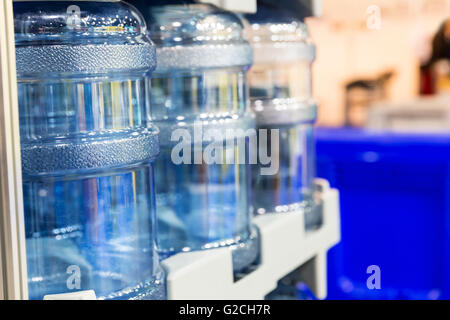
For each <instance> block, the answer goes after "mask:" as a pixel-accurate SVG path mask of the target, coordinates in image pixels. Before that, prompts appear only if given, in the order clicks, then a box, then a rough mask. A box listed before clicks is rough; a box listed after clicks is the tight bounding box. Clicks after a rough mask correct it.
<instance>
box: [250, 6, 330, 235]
mask: <svg viewBox="0 0 450 320" xmlns="http://www.w3.org/2000/svg"><path fill="white" fill-rule="evenodd" d="M246 17H247V19H248V21H249V23H248V25H247V28H246V31H247V34H248V37H249V41H250V42H251V44H252V46H253V49H254V58H255V61H254V65H253V67H252V69H251V70H250V73H249V85H250V99H251V104H252V108H253V110H254V112H255V114H256V119H257V125H258V128H259V129H266V130H270V131H271V132H272V134H273V131H274V130H278V136H279V140H278V141H276V142H278V143H277V145H274V144H268V145H260V148H265V150H263V151H264V153H263V154H272V156H273V157H277V159H278V166H279V170H278V171H277V172H276V173H275V174H270V175H269V174H267V175H262V174H257V173H256V174H254V175H253V200H254V209H255V213H256V214H266V213H289V212H294V211H303V212H304V213H305V227H306V228H307V229H314V228H317V227H319V226H320V225H321V223H322V218H321V210H320V203H319V200H318V199H314V198H315V196H314V188H313V184H312V183H313V178H314V176H315V155H314V137H313V125H314V122H315V120H316V118H317V107H316V103H315V101H314V99H313V98H312V88H311V64H312V63H313V61H314V59H315V46H314V44H313V43H312V41H311V39H310V38H309V35H308V31H307V28H306V25H305V24H304V23H303V22H302V21H300V20H299V19H297V18H296V17H295V16H293V15H292V14H290V13H287V14H286V13H285V12H281V11H274V10H272V9H269V8H267V7H264V6H260V7H259V8H258V13H257V14H254V15H247V16H246ZM260 166H262V167H267V165H264V164H260ZM254 170H256V171H257V172H258V171H260V170H261V168H259V167H258V166H255V167H254Z"/></svg>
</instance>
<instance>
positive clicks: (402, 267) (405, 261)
mask: <svg viewBox="0 0 450 320" xmlns="http://www.w3.org/2000/svg"><path fill="white" fill-rule="evenodd" d="M316 138H317V166H318V167H317V168H318V175H319V176H320V177H323V178H326V179H328V180H329V181H330V184H331V185H332V186H333V187H335V188H338V189H339V191H340V194H341V212H342V217H341V219H342V241H341V243H340V244H339V245H338V246H336V248H334V249H333V250H331V251H330V253H329V255H328V258H329V259H328V261H329V264H328V280H329V281H328V283H329V297H330V298H332V299H436V298H449V297H450V296H449V293H450V292H449V290H450V278H449V276H448V272H447V271H448V270H449V268H450V253H449V248H450V237H449V232H450V220H449V217H450V215H449V214H450V213H449V211H448V210H449V208H450V207H449V202H448V199H450V187H449V181H450V147H449V146H450V136H449V135H426V134H394V133H388V132H370V131H363V130H353V129H325V128H319V129H317V130H316ZM371 265H378V266H379V267H380V269H381V290H369V289H368V288H367V285H366V281H367V278H368V277H369V276H370V274H367V273H366V270H367V268H368V267H369V266H371Z"/></svg>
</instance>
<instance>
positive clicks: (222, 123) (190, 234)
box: [145, 5, 258, 271]
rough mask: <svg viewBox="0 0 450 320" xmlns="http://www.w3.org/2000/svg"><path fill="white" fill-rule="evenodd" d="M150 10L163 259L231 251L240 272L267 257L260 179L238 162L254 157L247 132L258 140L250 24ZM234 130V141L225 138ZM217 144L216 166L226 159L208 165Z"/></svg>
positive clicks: (194, 10)
mask: <svg viewBox="0 0 450 320" xmlns="http://www.w3.org/2000/svg"><path fill="white" fill-rule="evenodd" d="M145 10H146V12H145V13H146V14H147V16H148V25H149V30H150V35H151V38H152V40H153V41H154V42H155V44H156V46H157V58H158V66H157V68H156V70H155V72H154V76H153V77H152V95H151V97H152V119H153V120H154V121H155V123H157V125H158V127H159V128H160V130H161V157H160V158H159V159H158V160H157V161H156V163H155V167H156V168H157V169H156V181H157V207H158V240H159V245H160V248H161V253H162V254H163V255H164V256H169V255H172V254H174V253H177V252H180V251H190V250H202V249H212V248H218V247H225V246H230V247H231V248H232V249H233V263H234V270H235V271H241V270H243V269H245V268H246V267H247V266H249V265H251V264H252V263H253V262H254V261H255V259H256V258H257V255H258V239H257V234H256V232H255V231H254V230H253V229H252V226H251V215H250V205H251V203H250V201H249V181H250V180H249V179H250V173H251V172H250V170H249V163H248V162H246V161H238V159H237V157H239V155H240V156H244V157H245V156H246V154H248V137H247V138H246V136H245V134H246V132H247V130H249V129H253V133H254V117H253V115H252V113H251V111H250V109H249V105H248V103H247V101H248V94H247V90H248V88H247V71H248V68H249V67H250V65H251V63H252V59H253V56H252V49H251V47H250V45H249V43H248V42H247V41H246V40H245V39H244V38H243V25H242V22H241V20H240V19H239V18H238V17H237V16H236V15H235V14H232V13H229V12H226V11H223V10H220V9H218V8H216V7H214V6H209V5H184V6H183V5H180V6H177V5H171V6H162V7H150V8H146V9H145ZM237 129H239V130H237ZM227 130H230V132H231V135H233V134H235V135H234V136H233V138H230V139H226V138H225V137H224V136H225V132H226V131H227ZM238 131H241V133H239V132H238ZM221 134H222V136H221ZM239 134H240V136H239V137H238V135H239ZM249 135H250V134H249ZM219 136H221V137H219ZM237 140H239V141H240V142H242V143H237ZM213 141H215V142H216V143H217V144H220V145H221V149H220V151H217V152H216V154H215V156H216V159H215V160H217V158H220V160H222V162H221V161H208V160H207V158H206V157H207V153H208V150H209V149H208V146H209V147H211V143H212V142H213ZM230 157H234V159H235V160H236V161H234V162H233V161H232V160H231V159H230ZM225 158H227V159H225Z"/></svg>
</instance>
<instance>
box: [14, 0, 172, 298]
mask: <svg viewBox="0 0 450 320" xmlns="http://www.w3.org/2000/svg"><path fill="white" fill-rule="evenodd" d="M14 13H15V20H14V22H15V33H16V34H15V37H16V55H17V75H18V90H19V117H20V135H21V153H22V171H23V193H24V207H25V229H26V249H27V264H28V278H29V281H28V286H29V297H30V299H42V298H45V296H46V295H53V294H67V293H72V292H82V293H83V292H86V291H88V292H90V294H89V297H91V298H92V293H94V294H95V296H96V297H97V298H98V299H157V298H163V297H164V285H163V274H162V272H161V270H160V268H159V264H158V256H157V253H156V252H155V243H156V241H155V232H154V228H155V199H154V181H153V180H154V177H153V164H152V162H153V160H154V158H155V157H156V156H157V155H158V153H159V142H158V130H157V129H156V127H155V126H153V125H152V124H151V122H150V121H149V119H150V114H149V103H148V96H149V92H148V91H149V89H150V86H149V84H150V78H149V76H150V72H151V70H153V69H154V67H155V65H156V55H155V48H154V46H153V44H152V43H151V41H150V40H149V39H148V37H147V36H146V25H145V23H144V21H143V19H142V18H141V16H140V14H139V13H138V12H137V11H136V9H134V8H133V7H131V6H129V5H127V4H125V3H123V2H121V1H37V2H29V1H27V2H21V1H19V2H15V3H14ZM60 297H62V296H60Z"/></svg>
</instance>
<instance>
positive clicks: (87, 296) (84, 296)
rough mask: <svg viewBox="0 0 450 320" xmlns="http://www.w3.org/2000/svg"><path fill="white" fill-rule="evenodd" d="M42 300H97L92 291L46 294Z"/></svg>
mask: <svg viewBox="0 0 450 320" xmlns="http://www.w3.org/2000/svg"><path fill="white" fill-rule="evenodd" d="M44 300H97V296H96V295H95V291H94V290H86V291H78V292H70V293H60V294H48V295H46V296H44Z"/></svg>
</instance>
